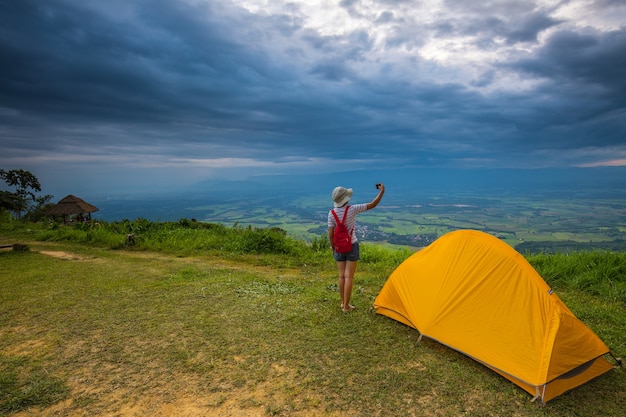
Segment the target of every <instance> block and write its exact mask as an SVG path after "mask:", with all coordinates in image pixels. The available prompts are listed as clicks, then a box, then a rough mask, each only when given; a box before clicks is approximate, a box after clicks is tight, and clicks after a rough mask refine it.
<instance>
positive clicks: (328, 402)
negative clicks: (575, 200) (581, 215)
mask: <svg viewBox="0 0 626 417" xmlns="http://www.w3.org/2000/svg"><path fill="white" fill-rule="evenodd" d="M192 223H193V222H191V223H187V222H184V221H181V222H177V223H172V224H162V223H158V224H155V223H151V222H146V221H136V222H128V223H126V224H123V223H121V224H111V225H109V224H104V225H103V224H101V225H100V231H99V232H94V231H93V230H92V229H87V230H83V227H82V226H81V227H79V228H64V227H60V228H55V227H50V226H40V225H28V226H25V227H15V226H13V227H10V228H9V227H5V228H3V229H0V242H9V243H14V241H20V242H22V243H28V244H29V246H30V248H31V250H30V251H28V252H13V251H7V250H5V251H2V252H0V288H1V290H0V415H7V416H11V415H13V414H19V413H20V411H24V412H27V413H30V414H37V415H43V416H53V415H129V416H130V415H133V416H135V415H159V414H160V415H166V414H168V410H170V411H169V413H170V414H171V413H172V411H171V410H176V412H177V413H179V414H180V415H191V416H204V415H263V416H313V415H315V416H346V415H347V416H407V415H419V416H462V415H465V416H555V417H556V416H559V417H569V416H621V415H623V410H624V409H626V381H625V379H624V371H623V369H618V370H617V371H615V372H611V373H609V374H607V375H604V376H602V377H601V378H599V379H597V380H595V381H593V382H591V383H589V384H587V385H585V386H582V387H580V388H578V389H576V390H575V391H572V392H570V393H568V394H565V395H563V396H561V397H558V398H557V399H555V400H553V401H551V402H550V403H548V404H547V405H546V406H545V407H543V408H540V407H538V406H537V405H536V404H534V403H530V396H529V395H528V394H526V393H525V392H524V391H522V390H520V389H519V388H517V387H516V386H515V385H513V384H512V383H510V382H508V381H507V380H505V379H503V378H502V377H500V376H498V375H497V374H495V373H493V372H491V371H489V370H488V369H487V368H485V367H484V366H481V365H479V364H478V363H476V362H474V361H472V360H471V359H469V358H467V357H465V356H464V355H462V354H459V353H457V352H455V351H452V350H451V349H448V348H446V347H444V346H442V345H440V344H438V343H436V342H433V341H429V340H423V341H422V342H420V343H419V344H417V343H416V342H417V337H418V334H417V332H416V331H415V330H413V329H410V328H408V327H406V326H404V325H401V324H399V323H397V322H395V321H393V320H390V319H388V318H386V317H384V316H380V315H376V314H373V313H371V312H370V311H369V307H370V306H371V304H372V302H373V300H374V298H375V297H376V295H377V294H378V292H379V290H380V288H381V287H382V285H383V284H384V282H385V280H386V278H387V277H388V276H389V274H390V273H391V272H392V271H393V269H395V267H396V266H397V265H399V263H401V262H402V261H403V260H404V259H405V258H406V257H407V256H408V255H409V254H410V252H408V251H406V250H392V249H386V248H384V247H381V246H378V245H371V244H367V243H364V244H363V245H362V261H361V262H360V264H359V269H358V271H357V277H356V280H355V286H354V295H353V302H354V304H355V305H356V307H357V309H356V310H355V311H354V312H353V313H351V314H342V313H341V312H340V309H339V297H338V295H337V293H336V278H335V274H336V272H335V265H334V262H333V261H332V258H331V254H330V251H329V249H326V248H325V242H324V241H323V238H320V240H319V241H317V242H313V243H304V242H299V241H294V240H292V239H290V238H289V237H288V236H286V235H285V234H284V233H281V232H280V231H279V230H271V229H268V230H265V229H252V228H240V227H233V228H226V227H223V226H219V225H213V226H210V227H209V226H201V225H197V224H192ZM90 232H91V234H89V233H90ZM129 232H134V233H136V236H138V237H140V238H141V239H138V240H137V242H136V243H135V245H127V244H126V242H125V234H126V233H129ZM45 251H56V252H59V251H64V252H67V253H71V254H73V256H72V257H71V259H63V258H59V257H53V256H47V255H45V254H44V253H43V252H45ZM530 261H531V262H532V263H533V264H534V265H535V266H536V268H537V269H538V270H539V271H540V272H541V273H542V274H544V276H545V277H546V279H547V280H548V281H549V282H550V284H551V285H553V286H554V288H555V290H556V291H557V293H558V294H559V296H560V297H561V298H562V299H563V300H564V302H565V303H566V304H567V305H568V306H569V307H570V308H571V309H572V311H574V313H575V314H576V315H577V316H578V317H579V318H580V319H581V320H583V321H584V322H585V323H586V324H588V325H589V326H590V327H591V328H592V329H593V330H594V331H596V333H598V335H599V336H600V337H601V338H602V339H603V340H604V341H605V342H606V343H607V344H608V345H609V347H611V349H612V350H613V351H614V352H615V353H616V354H618V355H620V356H624V343H625V340H624V334H626V299H625V298H624V285H625V284H624V275H626V274H624V269H623V268H624V265H625V263H626V258H625V254H623V253H580V254H570V255H568V256H564V257H559V256H547V255H546V256H537V257H533V258H530ZM168 407H170V408H168Z"/></svg>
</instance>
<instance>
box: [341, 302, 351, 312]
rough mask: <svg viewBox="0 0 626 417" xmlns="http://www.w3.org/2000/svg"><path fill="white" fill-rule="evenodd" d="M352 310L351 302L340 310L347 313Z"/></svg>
mask: <svg viewBox="0 0 626 417" xmlns="http://www.w3.org/2000/svg"><path fill="white" fill-rule="evenodd" d="M352 310H354V306H353V305H352V304H348V307H345V308H342V309H341V311H343V312H344V313H347V312H349V311H352Z"/></svg>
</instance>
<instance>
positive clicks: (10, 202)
mask: <svg viewBox="0 0 626 417" xmlns="http://www.w3.org/2000/svg"><path fill="white" fill-rule="evenodd" d="M0 179H2V180H3V181H4V182H5V183H6V184H7V185H8V186H9V187H15V192H14V193H11V192H8V191H0V209H5V210H7V211H11V212H14V213H16V215H17V217H18V218H20V217H21V214H22V212H23V211H28V210H29V209H31V208H33V207H41V206H42V205H44V204H45V203H47V202H48V201H50V200H51V199H52V196H51V195H45V196H37V195H36V194H35V192H41V184H39V180H38V179H37V177H36V176H34V175H33V174H32V173H31V172H30V171H25V170H23V169H12V170H9V171H5V170H4V169H0Z"/></svg>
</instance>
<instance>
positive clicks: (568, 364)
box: [373, 230, 621, 404]
mask: <svg viewBox="0 0 626 417" xmlns="http://www.w3.org/2000/svg"><path fill="white" fill-rule="evenodd" d="M373 308H374V309H375V310H376V312H377V313H379V314H382V315H385V316H388V317H390V318H392V319H394V320H397V321H399V322H401V323H404V324H406V325H408V326H411V327H413V328H415V329H417V330H418V331H419V332H420V339H421V337H422V336H425V337H428V338H430V339H433V340H435V341H437V342H439V343H442V344H443V345H446V346H448V347H450V348H452V349H454V350H457V351H459V352H461V353H463V354H465V355H467V356H469V357H470V358H472V359H474V360H476V361H478V362H480V363H482V364H483V365H485V366H487V367H489V368H490V369H492V370H493V371H495V372H497V373H498V374H500V375H502V376H504V377H505V378H507V379H509V380H510V381H512V382H514V383H515V384H517V385H519V386H520V387H521V388H523V389H524V390H526V391H527V392H528V393H530V394H531V395H533V396H534V397H533V400H536V399H538V400H540V402H541V404H543V403H545V402H547V401H549V400H551V399H553V398H555V397H556V396H558V395H561V394H563V393H565V392H567V391H569V390H571V389H573V388H575V387H577V386H579V385H581V384H584V383H586V382H588V381H590V380H591V379H593V378H596V377H598V376H600V375H602V374H604V373H605V372H608V371H609V370H611V369H613V365H612V364H611V363H610V362H608V361H607V360H606V359H605V357H604V355H606V354H610V351H609V349H608V347H607V346H606V345H605V344H604V342H602V340H600V338H599V337H598V336H597V335H596V334H595V333H594V332H593V331H592V330H591V329H589V328H588V327H587V326H586V325H585V324H584V323H583V322H581V321H580V320H578V319H577V318H576V317H575V316H574V314H573V313H572V312H571V311H570V310H569V309H568V308H567V306H566V305H565V304H564V303H563V302H562V301H561V300H560V299H559V298H558V297H557V295H556V294H555V293H554V292H553V291H552V289H551V288H550V287H549V286H548V285H547V284H546V282H545V281H544V280H543V278H541V276H539V274H538V273H537V272H536V271H535V269H534V268H533V267H532V266H531V265H530V264H529V263H528V261H526V259H525V258H524V257H523V256H522V255H520V254H519V253H518V252H517V251H515V249H513V248H512V247H511V246H509V245H507V244H506V243H505V242H503V241H501V240H500V239H498V238H496V237H494V236H491V235H489V234H487V233H483V232H479V231H475V230H460V231H455V232H451V233H448V234H446V235H444V236H442V237H440V238H439V239H437V240H436V241H435V242H433V243H432V244H431V245H430V246H428V247H426V248H424V249H422V250H421V251H419V252H417V253H415V254H413V255H412V256H410V257H409V258H408V259H406V260H405V261H404V262H403V263H402V264H401V265H400V266H398V268H396V270H395V271H394V272H393V273H392V274H391V276H390V277H389V278H388V280H387V282H386V283H385V285H384V286H383V288H382V289H381V291H380V293H379V295H378V296H377V297H376V300H375V301H374V305H373ZM616 361H617V362H618V363H619V364H620V365H621V359H616Z"/></svg>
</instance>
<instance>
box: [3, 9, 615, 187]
mask: <svg viewBox="0 0 626 417" xmlns="http://www.w3.org/2000/svg"><path fill="white" fill-rule="evenodd" d="M0 62H1V64H0V168H4V169H27V170H30V171H31V172H33V173H34V174H35V175H36V176H37V177H38V178H39V179H40V181H41V183H42V185H43V186H44V188H46V187H48V188H49V189H52V190H53V191H54V192H58V193H61V194H69V193H73V192H78V191H74V190H77V189H84V188H85V187H86V186H93V187H98V188H99V189H102V190H107V191H108V190H113V189H115V190H126V189H128V190H135V189H145V190H153V189H157V188H161V187H163V188H167V187H170V186H172V185H175V184H193V183H195V182H197V181H201V180H205V179H209V178H232V179H237V178H244V177H246V176H249V175H255V174H269V173H272V174H273V173H276V174H288V173H307V172H313V173H315V172H332V171H338V170H342V169H350V170H351V169H362V168H371V167H376V168H380V169H385V168H387V167H390V168H391V167H394V168H395V167H399V166H402V167H405V166H415V167H468V168H472V167H491V168H497V167H511V168H540V167H574V166H577V167H589V169H590V170H591V169H592V167H596V166H626V2H625V1H624V0H571V1H567V0H563V1H560V0H537V1H533V0H496V1H493V0H482V1H468V0H447V1H446V0H342V1H339V0H290V1H283V0H145V1H143V0H142V1H135V0H106V1H102V0H45V1H41V0H19V1H4V2H2V3H1V5H0ZM65 190H66V192H65ZM44 191H46V190H45V189H44ZM57 197H62V195H58V196H57Z"/></svg>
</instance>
